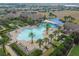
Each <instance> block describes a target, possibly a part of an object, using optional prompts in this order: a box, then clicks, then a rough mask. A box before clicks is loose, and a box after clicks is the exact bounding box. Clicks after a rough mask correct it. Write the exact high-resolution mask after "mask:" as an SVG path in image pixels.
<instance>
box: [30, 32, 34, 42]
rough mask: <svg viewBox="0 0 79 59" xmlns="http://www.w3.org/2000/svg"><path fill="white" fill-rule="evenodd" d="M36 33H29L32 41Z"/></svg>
mask: <svg viewBox="0 0 79 59" xmlns="http://www.w3.org/2000/svg"><path fill="white" fill-rule="evenodd" d="M34 36H35V35H34V33H33V32H30V34H29V37H31V40H32V42H31V43H33V38H34Z"/></svg>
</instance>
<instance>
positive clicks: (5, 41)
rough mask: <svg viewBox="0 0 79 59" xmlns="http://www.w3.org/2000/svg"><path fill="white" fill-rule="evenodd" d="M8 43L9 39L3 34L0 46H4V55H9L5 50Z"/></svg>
mask: <svg viewBox="0 0 79 59" xmlns="http://www.w3.org/2000/svg"><path fill="white" fill-rule="evenodd" d="M8 41H9V38H8V37H7V36H5V35H3V34H2V36H1V38H0V44H1V45H2V48H3V52H4V55H8V54H7V51H6V48H5V45H6V44H7V42H8Z"/></svg>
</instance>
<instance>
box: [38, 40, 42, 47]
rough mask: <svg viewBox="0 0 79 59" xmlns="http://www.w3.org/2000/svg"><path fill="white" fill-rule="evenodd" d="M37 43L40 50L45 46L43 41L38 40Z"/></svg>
mask: <svg viewBox="0 0 79 59" xmlns="http://www.w3.org/2000/svg"><path fill="white" fill-rule="evenodd" d="M37 43H38V44H39V48H41V45H42V44H43V41H42V39H38V40H37Z"/></svg>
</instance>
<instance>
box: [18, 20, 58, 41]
mask: <svg viewBox="0 0 79 59" xmlns="http://www.w3.org/2000/svg"><path fill="white" fill-rule="evenodd" d="M54 20H55V19H54ZM49 25H50V26H51V28H58V26H57V25H55V24H49ZM45 26H46V24H45V23H41V24H40V25H39V26H37V27H29V28H23V29H22V31H21V32H20V33H19V34H18V35H17V39H18V40H26V41H28V40H31V37H29V34H30V33H31V32H33V34H34V37H33V39H34V40H38V39H43V38H44V36H45V35H44V33H45V30H46V27H45Z"/></svg>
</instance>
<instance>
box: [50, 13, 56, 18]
mask: <svg viewBox="0 0 79 59" xmlns="http://www.w3.org/2000/svg"><path fill="white" fill-rule="evenodd" d="M49 16H51V17H53V18H56V17H57V16H56V15H55V14H53V13H49Z"/></svg>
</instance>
